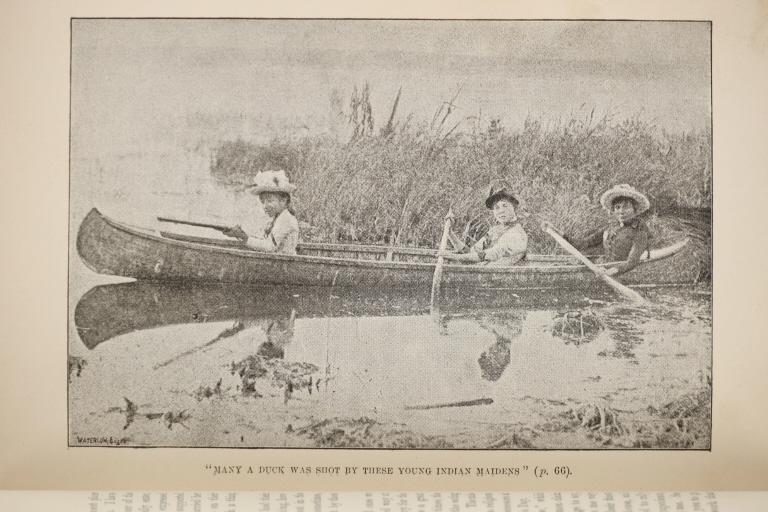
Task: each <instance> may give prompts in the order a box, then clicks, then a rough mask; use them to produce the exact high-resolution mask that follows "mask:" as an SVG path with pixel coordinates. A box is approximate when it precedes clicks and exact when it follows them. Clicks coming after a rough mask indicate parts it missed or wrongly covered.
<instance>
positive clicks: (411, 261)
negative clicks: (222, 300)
mask: <svg viewBox="0 0 768 512" xmlns="http://www.w3.org/2000/svg"><path fill="white" fill-rule="evenodd" d="M685 244H686V241H683V242H680V243H678V244H676V245H674V246H671V247H669V248H665V249H662V250H659V251H656V252H654V253H653V254H652V255H651V258H650V261H647V262H644V263H642V264H641V265H640V266H638V267H637V268H636V269H634V270H632V271H631V272H628V273H627V274H625V275H623V276H622V278H621V280H622V281H623V282H625V283H628V284H633V283H651V284H673V283H674V284H678V283H684V282H691V281H692V280H693V279H694V278H693V277H692V276H690V275H684V273H681V272H679V271H675V272H671V273H669V272H667V273H666V274H665V273H664V272H663V270H664V267H663V266H661V267H660V266H658V263H661V260H663V259H665V258H668V257H670V256H674V255H676V254H680V252H681V251H682V249H683V248H684V247H685ZM77 251H78V254H79V255H80V257H81V258H82V260H83V261H84V262H85V264H86V265H87V266H88V267H89V268H90V269H91V270H93V271H95V272H97V273H100V274H107V275H117V276H125V277H132V278H136V279H139V280H170V281H184V282H196V281H200V282H226V283H239V284H273V285H291V286H307V285H310V286H315V285H317V286H342V287H349V286H355V287H369V288H403V287H419V288H424V287H426V288H430V287H431V283H432V275H433V273H434V270H435V263H434V261H429V260H431V259H432V258H431V256H430V251H428V250H420V249H410V250H409V249H405V250H403V251H401V252H398V254H397V256H396V257H395V258H391V256H392V255H391V250H388V248H386V247H370V246H361V247H359V248H350V247H349V246H334V245H330V244H328V245H323V244H304V246H302V247H300V252H303V253H304V254H299V255H295V256H292V255H283V254H268V253H260V252H257V251H253V250H250V249H247V248H242V247H227V246H221V245H213V244H204V243H196V242H190V241H184V240H175V239H171V238H168V237H164V236H161V235H160V234H158V233H154V232H151V231H145V230H141V229H135V228H131V227H128V226H125V225H123V224H121V223H118V222H115V221H113V220H110V219H108V218H106V217H104V216H103V215H102V214H101V213H100V212H99V211H98V210H96V209H92V210H91V211H90V212H89V213H88V215H87V216H86V217H85V219H84V220H83V222H82V223H81V225H80V229H79V231H78V237H77ZM319 254H327V255H328V256H321V255H319ZM339 256H344V257H339ZM390 258H391V259H390ZM420 260H421V261H420ZM425 260H426V261H425ZM531 260H532V262H531V263H528V264H527V265H520V266H514V267H492V266H482V265H445V266H444V269H443V277H442V286H443V287H444V288H462V289H466V288H510V289H515V288H516V289H551V288H558V289H559V288H571V287H584V286H595V285H596V284H595V283H596V279H595V278H594V275H593V274H592V273H591V272H590V271H589V270H588V269H587V268H585V267H584V266H583V265H579V264H573V263H570V262H571V261H572V260H570V259H568V258H560V257H554V258H553V257H546V256H543V257H535V256H534V257H532V258H531Z"/></svg>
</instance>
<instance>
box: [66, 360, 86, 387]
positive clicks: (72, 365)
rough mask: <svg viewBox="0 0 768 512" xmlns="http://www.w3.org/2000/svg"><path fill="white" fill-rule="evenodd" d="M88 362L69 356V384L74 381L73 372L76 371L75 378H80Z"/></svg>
mask: <svg viewBox="0 0 768 512" xmlns="http://www.w3.org/2000/svg"><path fill="white" fill-rule="evenodd" d="M87 365H88V361H87V360H86V359H85V358H83V357H78V356H70V355H67V382H71V380H72V371H73V370H76V373H75V377H80V374H81V373H83V369H84V368H85V367H86V366H87Z"/></svg>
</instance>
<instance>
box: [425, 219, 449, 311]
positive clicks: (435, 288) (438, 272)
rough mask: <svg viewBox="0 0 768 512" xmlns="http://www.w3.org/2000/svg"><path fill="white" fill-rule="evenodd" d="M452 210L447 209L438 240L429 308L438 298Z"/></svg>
mask: <svg viewBox="0 0 768 512" xmlns="http://www.w3.org/2000/svg"><path fill="white" fill-rule="evenodd" d="M453 219H454V217H453V210H452V209H450V208H449V209H448V215H446V216H445V223H444V224H443V236H442V238H441V239H440V249H439V250H438V257H437V264H436V265H435V273H434V274H433V275H432V296H431V298H430V301H429V304H430V306H434V305H435V302H436V301H437V299H438V298H439V297H440V281H442V278H443V257H442V255H441V254H442V252H443V251H445V248H446V247H447V246H448V236H449V234H450V232H451V225H453Z"/></svg>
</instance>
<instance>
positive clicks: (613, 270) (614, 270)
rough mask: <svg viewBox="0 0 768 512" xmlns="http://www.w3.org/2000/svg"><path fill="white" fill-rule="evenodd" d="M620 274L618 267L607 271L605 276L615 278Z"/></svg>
mask: <svg viewBox="0 0 768 512" xmlns="http://www.w3.org/2000/svg"><path fill="white" fill-rule="evenodd" d="M618 273H619V269H618V268H617V267H611V268H607V269H605V275H607V276H615V275H616V274H618Z"/></svg>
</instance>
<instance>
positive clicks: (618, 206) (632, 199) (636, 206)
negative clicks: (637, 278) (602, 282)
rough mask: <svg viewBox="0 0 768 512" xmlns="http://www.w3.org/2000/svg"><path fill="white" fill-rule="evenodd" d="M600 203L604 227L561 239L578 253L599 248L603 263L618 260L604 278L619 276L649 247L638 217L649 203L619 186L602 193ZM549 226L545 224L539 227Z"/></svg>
mask: <svg viewBox="0 0 768 512" xmlns="http://www.w3.org/2000/svg"><path fill="white" fill-rule="evenodd" d="M600 204H601V205H602V206H603V208H605V210H606V211H607V212H608V214H609V222H608V226H607V227H605V228H601V229H599V230H597V231H595V232H593V233H591V234H589V235H587V236H585V237H583V238H575V237H568V236H563V238H565V239H566V240H568V242H569V243H570V244H571V245H573V246H574V247H576V248H577V249H579V250H580V251H583V250H586V249H589V248H591V247H599V246H602V247H603V249H604V251H605V253H604V255H603V256H602V257H601V261H603V262H611V261H620V262H621V263H619V264H618V265H616V266H615V267H612V268H610V269H608V270H606V273H607V274H608V275H616V274H622V273H624V272H628V271H630V270H632V269H633V268H635V267H636V266H637V264H638V263H639V261H640V257H641V256H642V255H643V252H645V251H647V250H648V249H649V247H650V240H651V233H650V231H649V230H648V226H646V224H645V221H644V220H643V219H642V218H641V217H640V215H642V214H643V213H645V212H646V211H648V209H649V208H650V207H651V203H650V201H648V198H647V197H645V195H643V194H642V193H640V192H638V191H637V190H636V189H635V188H633V187H631V186H629V185H626V184H622V185H616V186H615V187H613V188H611V189H609V190H607V191H605V192H604V193H603V195H602V196H601V197H600ZM547 227H551V224H550V223H548V222H546V221H545V222H544V223H542V228H543V229H546V228H547Z"/></svg>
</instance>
